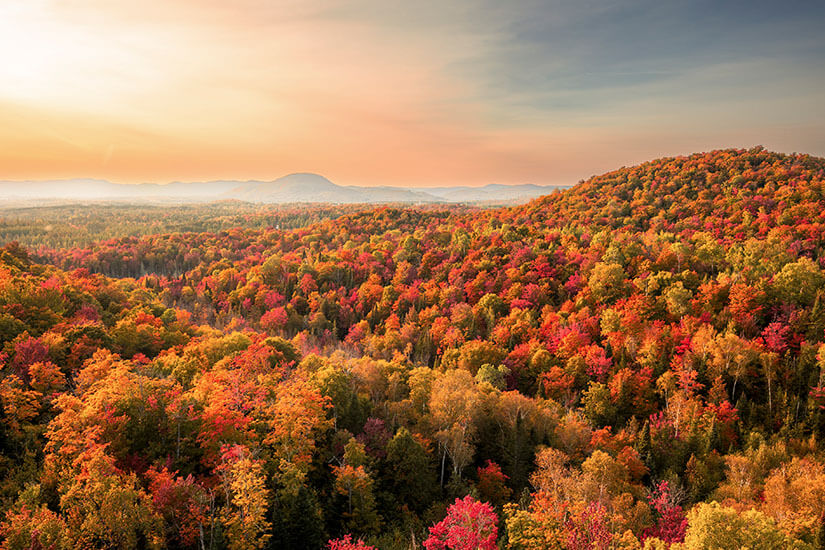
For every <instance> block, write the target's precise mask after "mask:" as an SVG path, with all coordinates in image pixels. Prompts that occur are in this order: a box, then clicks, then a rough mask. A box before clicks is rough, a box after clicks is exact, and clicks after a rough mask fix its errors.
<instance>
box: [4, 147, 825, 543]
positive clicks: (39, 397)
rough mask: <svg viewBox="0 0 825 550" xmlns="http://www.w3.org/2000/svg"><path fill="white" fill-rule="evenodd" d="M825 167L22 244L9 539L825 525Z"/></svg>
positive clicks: (9, 455) (565, 539)
mask: <svg viewBox="0 0 825 550" xmlns="http://www.w3.org/2000/svg"><path fill="white" fill-rule="evenodd" d="M824 166H825V161H823V160H822V159H817V158H812V157H807V156H797V155H780V154H776V153H770V152H767V151H764V150H762V149H753V150H748V151H744V150H726V151H716V152H711V153H706V154H700V155H693V156H690V157H679V158H674V159H662V160H657V161H653V162H650V163H646V164H643V165H640V166H638V167H634V168H623V169H621V170H618V171H616V172H612V173H609V174H605V175H603V176H597V177H594V178H592V179H590V180H588V181H586V182H583V183H581V184H580V185H578V186H576V187H575V188H573V189H571V190H568V191H564V192H561V193H559V194H557V195H553V196H549V197H545V198H542V199H539V200H536V201H534V202H532V203H529V204H527V205H524V206H521V207H514V208H504V209H497V210H477V209H460V210H459V209H454V208H428V209H414V208H402V209H397V208H380V209H368V210H362V209H360V208H354V209H351V210H347V211H338V210H335V211H334V212H327V213H325V214H322V215H319V217H318V220H319V221H318V222H317V223H310V224H303V223H296V224H295V225H288V224H287V223H286V220H285V222H284V223H285V225H284V227H290V228H289V229H285V228H281V229H277V228H273V227H266V228H262V227H260V225H259V224H260V220H261V218H260V217H258V216H255V217H254V219H255V223H256V224H258V225H257V226H256V227H254V228H245V227H236V228H232V229H224V230H220V231H214V232H190V233H174V232H169V233H159V234H156V235H144V236H141V237H128V238H125V237H124V238H114V239H108V240H105V241H102V242H99V243H97V244H95V245H94V246H88V247H81V248H57V247H48V246H44V247H41V248H39V249H38V250H36V251H31V252H30V253H27V252H26V251H25V250H23V249H21V248H20V247H19V246H15V245H14V244H9V245H7V246H6V247H5V248H4V249H3V250H2V251H0V347H1V348H2V350H1V351H2V353H1V354H0V365H2V370H0V376H2V379H0V403H1V404H2V416H0V429H1V430H2V431H0V451H1V452H0V480H2V482H0V507H2V509H3V511H5V515H4V516H3V517H2V518H1V519H0V538H2V542H1V543H0V544H2V545H1V546H0V548H14V549H17V548H20V549H23V548H30V547H45V548H99V547H101V548H102V547H108V548H115V547H117V548H131V547H151V548H162V547H174V548H224V547H229V548H239V549H241V548H243V549H246V548H307V547H311V548H320V547H322V546H324V545H325V544H326V541H328V540H329V539H333V540H332V541H331V542H330V543H329V545H328V548H332V549H333V550H349V549H353V548H358V549H362V550H363V549H367V548H372V547H376V548H381V549H389V550H408V549H410V548H420V547H421V546H422V542H423V546H424V547H425V548H426V549H427V550H440V549H447V548H461V547H465V548H480V549H483V550H494V549H495V548H496V547H497V545H500V546H501V547H504V548H509V549H512V550H539V549H544V548H560V549H563V550H590V549H596V550H607V549H611V550H612V549H617V550H619V549H621V550H641V549H642V548H643V545H644V548H647V549H656V550H660V549H671V550H677V549H678V550H692V549H700V548H720V549H723V550H728V549H730V550H733V549H738V548H745V547H748V548H798V549H811V548H823V547H825V447H823V444H822V440H823V435H825V414H823V409H825V273H824V272H823V268H825V253H824V252H825V250H823V244H825V243H823V236H822V235H823V229H825V225H824V224H823V222H824V221H825V220H823V216H825V199H823V167H824ZM267 215H268V214H267ZM300 215H301V219H306V217H307V216H308V215H309V214H308V213H306V212H303V211H302V212H301V213H300ZM284 216H287V217H288V216H289V214H288V212H286V213H284ZM333 218H334V219H333ZM279 219H281V218H279ZM221 227H223V226H221ZM31 258H36V259H37V260H39V262H40V263H36V262H33V261H32V260H31ZM46 261H48V262H52V263H53V264H55V266H51V265H42V263H43V262H46ZM90 271H96V272H98V273H99V274H92V273H90ZM111 517H118V518H122V521H118V522H116V524H115V523H113V522H111V521H108V520H109V518H111ZM358 539H363V542H360V543H359V542H358Z"/></svg>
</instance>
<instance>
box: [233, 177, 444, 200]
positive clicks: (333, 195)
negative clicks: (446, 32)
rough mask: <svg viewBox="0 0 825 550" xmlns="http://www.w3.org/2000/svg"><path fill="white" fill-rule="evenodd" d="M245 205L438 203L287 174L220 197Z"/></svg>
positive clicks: (418, 195) (398, 191) (395, 190)
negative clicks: (240, 201)
mask: <svg viewBox="0 0 825 550" xmlns="http://www.w3.org/2000/svg"><path fill="white" fill-rule="evenodd" d="M224 197H225V198H233V199H239V200H243V201H249V202H267V203H285V202H332V203H362V202H439V201H440V199H439V198H438V197H435V196H433V195H429V194H427V193H422V192H419V191H414V190H411V189H404V188H401V187H356V186H341V185H336V184H334V183H332V182H331V181H329V180H328V179H327V178H325V177H323V176H319V175H318V174H307V173H300V174H290V175H288V176H284V177H282V178H278V179H276V180H275V181H269V182H251V183H248V184H245V185H242V186H239V187H237V188H235V189H232V190H231V191H229V192H228V193H226V194H225V195H224Z"/></svg>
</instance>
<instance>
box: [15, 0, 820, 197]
mask: <svg viewBox="0 0 825 550" xmlns="http://www.w3.org/2000/svg"><path fill="white" fill-rule="evenodd" d="M442 4H443V3H439V2H423V3H421V4H420V5H419V4H416V5H417V6H418V7H417V8H412V7H411V6H412V5H413V4H411V3H408V2H398V3H396V2H392V1H387V2H368V1H365V2H337V1H334V0H330V1H322V0H304V1H300V0H287V1H281V2H278V1H271V0H267V1H264V0H240V1H237V2H225V1H218V0H205V1H204V0H144V1H142V2H135V1H128V2H127V1H121V0H4V1H3V2H2V3H0V53H1V54H2V62H0V121H2V124H0V179H45V178H71V177H97V178H106V179H109V180H112V181H116V182H128V183H133V182H146V181H153V182H167V181H173V180H187V181H191V180H212V179H274V178H276V177H279V176H281V175H284V174H287V173H290V172H297V171H311V172H317V173H320V174H323V175H325V176H327V177H329V178H330V179H332V180H333V181H335V182H336V183H339V184H350V185H376V184H387V185H442V184H471V185H476V184H477V185H482V184H486V183H538V184H548V183H574V182H575V181H577V180H579V179H582V178H585V177H588V176H590V175H592V174H594V173H598V172H602V171H605V170H608V169H612V168H616V167H619V166H621V165H626V164H631V163H635V162H639V161H642V160H646V159H648V158H652V157H656V156H662V155H667V154H678V153H688V152H691V151H694V150H707V149H711V148H717V147H727V146H737V147H747V146H751V145H755V144H763V145H765V146H767V147H769V148H772V149H777V150H785V151H788V152H790V150H800V151H805V152H811V153H815V154H816V153H819V154H822V153H823V152H825V151H823V144H824V143H825V139H823V135H825V133H824V132H823V129H822V125H821V123H820V122H819V121H818V120H817V116H815V115H817V114H818V111H816V109H819V110H820V112H821V106H820V105H821V101H819V100H818V99H817V97H818V96H819V92H818V91H817V90H820V89H821V87H820V85H821V84H822V78H821V76H822V74H821V71H820V72H819V73H815V74H811V71H810V69H809V68H808V67H806V66H804V65H801V66H800V67H799V68H798V69H799V70H795V69H794V68H793V67H792V68H788V63H787V62H786V60H783V59H782V58H781V57H777V58H775V59H768V58H751V57H741V56H740V57H736V56H729V57H728V58H725V59H723V60H722V61H720V62H719V63H717V64H713V63H710V62H706V63H703V62H701V59H697V60H694V61H696V62H695V63H691V62H688V61H691V60H692V59H691V58H690V57H689V56H688V58H685V57H681V58H679V59H666V58H665V59H661V58H659V59H653V58H651V59H647V60H645V59H642V60H641V61H643V62H644V63H645V66H644V67H643V69H644V71H643V72H640V73H638V74H637V73H635V72H633V71H631V72H630V73H628V72H627V71H625V70H624V69H622V67H621V65H617V64H616V62H615V60H612V59H606V58H605V54H604V53H603V52H602V53H599V52H598V51H596V49H595V48H594V49H593V51H590V50H589V49H586V48H587V47H590V46H589V45H586V44H584V43H581V44H577V43H576V42H573V41H572V40H570V39H568V40H566V41H565V42H564V43H558V44H557V43H553V42H551V41H550V40H549V39H545V38H544V37H543V33H542V32H541V31H542V29H541V28H539V29H538V31H539V32H538V33H537V36H538V37H539V38H536V37H533V36H532V35H531V34H530V33H531V32H533V30H532V29H529V28H528V26H527V25H528V22H531V21H535V20H536V19H537V18H538V17H539V16H541V17H543V18H545V19H546V23H545V24H546V25H547V26H548V29H549V28H550V27H552V26H553V25H559V28H560V29H562V28H570V27H571V26H573V25H577V24H587V25H592V24H597V23H598V21H599V20H598V19H597V18H598V17H599V16H600V13H595V12H597V11H598V10H595V11H584V12H583V11H581V10H577V9H575V8H573V7H569V8H564V7H563V4H564V3H563V2H562V3H561V6H562V7H558V8H557V9H555V10H554V11H553V13H545V11H547V10H546V8H545V9H544V11H542V10H543V8H541V6H537V5H536V4H535V3H534V2H524V3H523V5H521V3H520V2H515V3H514V4H513V5H512V9H511V10H508V11H506V12H504V13H502V12H498V11H496V9H497V8H495V7H494V6H495V4H492V3H491V4H485V3H484V2H456V3H454V4H452V3H451V4H448V7H445V6H443V5H442ZM573 4H574V3H571V6H572V5H573ZM536 10H539V11H541V13H538V12H536ZM594 18H596V19H594ZM601 24H603V25H606V26H605V30H604V35H606V36H609V33H610V32H616V33H617V34H618V33H620V32H621V33H624V34H626V33H627V32H628V30H629V29H626V28H624V29H623V28H621V25H622V24H623V23H622V19H621V18H619V17H611V18H610V19H609V20H608V22H606V23H605V22H602V23H601ZM519 25H521V26H522V27H519ZM522 30H523V32H522ZM547 34H548V35H550V34H552V33H551V32H550V31H549V30H548V33H547ZM591 42H592V40H591ZM606 46H608V47H609V44H607V45H606ZM565 49H567V50H569V51H564V50H565ZM605 51H607V50H605ZM636 55H637V54H635V53H633V52H631V51H628V52H627V56H628V57H627V58H628V59H630V58H631V56H636ZM697 56H698V54H697ZM638 60H639V59H638V57H635V58H634V62H636V61H638ZM602 62H603V63H602ZM754 64H756V65H754ZM634 66H635V65H634ZM754 66H756V67H758V70H759V71H766V72H768V73H769V72H770V71H772V70H775V71H777V72H778V73H777V74H778V75H779V76H782V77H783V78H785V80H784V83H785V84H786V86H785V87H784V88H780V87H778V86H777V85H768V86H767V88H766V87H765V86H761V88H760V90H762V91H760V92H759V93H756V92H753V91H746V90H752V89H753V88H752V87H750V85H751V84H752V83H749V82H747V81H746V82H744V83H743V84H741V86H742V87H740V88H736V86H737V85H739V84H736V83H733V81H736V82H740V81H741V80H742V79H739V78H733V77H736V75H737V73H738V72H741V73H742V74H745V72H747V71H752V69H753V67H754ZM616 67H618V69H620V70H618V71H617V70H615V69H616ZM661 67H667V68H668V70H667V71H661V70H660V68H661ZM792 69H793V70H792ZM782 71H785V72H784V73H782ZM806 71H807V72H806ZM805 72H806V73H805ZM803 73H805V74H807V77H805V75H804V74H803ZM593 74H595V75H596V77H595V79H590V77H589V76H588V75H593ZM628 74H630V77H628ZM571 75H572V76H571ZM649 75H656V76H655V78H651V77H650V76H649ZM573 77H575V79H574V83H573V84H572V85H571V84H569V83H570V82H571V78H573ZM729 77H730V82H729V81H727V80H726V79H727V78H729ZM628 78H630V81H629V82H628V81H627V80H628ZM805 78H807V80H805ZM774 80H775V79H774ZM720 81H721V83H720ZM703 86H704V87H703ZM708 86H710V88H711V90H710V91H708ZM714 86H716V88H714ZM745 86H749V87H745ZM791 86H792V89H793V93H792V94H791V95H792V97H791V96H789V95H788V94H790V92H789V91H788V90H789V89H791ZM766 90H767V91H766ZM782 90H784V91H782ZM783 94H785V95H783ZM812 109H813V110H814V111H813V112H811V110H812ZM765 113H772V114H769V115H768V116H766V115H765ZM755 115H759V116H758V119H757V118H756V116H755ZM812 115H814V116H812ZM820 120H821V118H820Z"/></svg>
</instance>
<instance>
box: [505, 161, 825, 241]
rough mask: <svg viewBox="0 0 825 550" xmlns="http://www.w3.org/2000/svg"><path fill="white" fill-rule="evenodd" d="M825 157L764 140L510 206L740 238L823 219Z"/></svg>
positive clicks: (547, 215) (535, 215)
mask: <svg viewBox="0 0 825 550" xmlns="http://www.w3.org/2000/svg"><path fill="white" fill-rule="evenodd" d="M823 199H825V159H823V158H819V157H812V156H810V155H785V154H780V153H773V152H770V151H767V150H765V149H763V148H761V147H757V148H754V149H750V150H744V149H726V150H721V151H712V152H709V153H697V154H694V155H690V156H686V157H672V158H663V159H658V160H654V161H651V162H646V163H644V164H640V165H638V166H634V167H631V168H622V169H620V170H616V171H613V172H608V173H607V174H603V175H601V176H594V177H592V178H590V179H588V180H587V181H584V182H581V183H579V184H578V185H576V186H575V187H573V188H571V189H569V190H566V191H564V192H562V193H556V194H553V195H548V196H546V197H543V198H540V199H537V200H534V201H532V202H530V203H528V204H526V205H524V206H520V207H516V208H514V209H513V211H514V213H515V214H516V215H517V217H516V219H518V220H521V219H524V218H523V217H527V218H529V219H533V220H535V221H542V222H547V223H552V224H553V225H565V224H570V225H576V224H585V225H596V226H604V227H609V228H622V227H625V228H629V229H632V230H640V231H646V230H648V229H653V230H654V231H682V230H695V231H709V232H711V233H712V234H714V236H717V237H729V238H735V239H741V238H742V237H744V236H752V235H757V234H759V235H763V234H765V233H766V232H768V231H770V229H772V228H773V227H776V226H797V225H808V224H816V225H818V224H821V223H822V221H823V218H824V217H825V214H823Z"/></svg>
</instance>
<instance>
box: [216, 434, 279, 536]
mask: <svg viewBox="0 0 825 550" xmlns="http://www.w3.org/2000/svg"><path fill="white" fill-rule="evenodd" d="M219 471H220V472H221V476H222V478H223V490H224V493H225V500H226V502H225V504H224V507H223V509H222V510H221V521H222V523H223V524H224V526H225V528H226V536H227V539H228V541H229V548H231V549H232V550H253V549H257V548H263V547H264V546H265V544H266V541H267V539H269V537H270V535H269V534H268V533H267V531H268V530H269V528H270V523H269V521H268V520H267V519H266V517H267V506H268V500H269V491H268V490H267V488H266V475H265V472H264V469H263V465H262V463H261V461H259V460H255V459H253V458H252V457H251V456H250V453H249V451H248V450H247V449H245V448H244V447H242V446H239V445H238V446H234V447H229V448H225V449H224V450H223V463H222V464H221V466H220V467H219Z"/></svg>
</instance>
